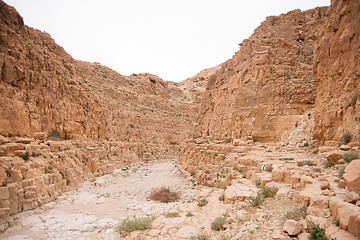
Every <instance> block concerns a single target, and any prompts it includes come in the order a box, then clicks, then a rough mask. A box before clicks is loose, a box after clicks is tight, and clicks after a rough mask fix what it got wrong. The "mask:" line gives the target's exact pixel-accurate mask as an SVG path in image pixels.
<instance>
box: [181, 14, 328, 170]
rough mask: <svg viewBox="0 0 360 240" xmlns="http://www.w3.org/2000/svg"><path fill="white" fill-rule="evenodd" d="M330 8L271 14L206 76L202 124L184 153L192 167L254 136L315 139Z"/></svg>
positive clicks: (292, 140)
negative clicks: (317, 60)
mask: <svg viewBox="0 0 360 240" xmlns="http://www.w3.org/2000/svg"><path fill="white" fill-rule="evenodd" d="M326 10H327V8H326V7H322V8H316V9H313V10H309V11H304V12H301V11H300V10H294V11H291V12H289V13H287V14H283V15H281V16H271V17H268V18H267V19H266V20H265V21H264V22H263V23H262V24H261V26H260V27H258V28H257V29H256V30H255V31H254V33H253V35H252V36H251V37H250V38H248V39H246V40H244V41H243V43H241V44H240V50H239V51H238V52H236V53H235V55H234V56H233V57H232V59H230V60H228V61H227V62H225V63H223V64H222V65H221V66H220V67H219V69H218V70H217V71H216V72H215V73H214V74H213V75H211V76H210V77H209V78H208V82H207V86H206V91H205V92H204V94H203V95H202V102H201V107H200V110H199V117H198V125H197V127H196V129H195V131H194V134H193V138H192V139H190V140H189V141H188V143H186V144H185V145H184V146H183V150H182V154H181V163H182V164H183V165H184V166H185V167H186V168H187V169H188V170H190V171H193V172H194V171H195V170H196V169H197V168H198V167H199V165H204V164H205V165H206V164H208V165H212V164H214V165H219V164H221V163H222V162H223V161H224V160H225V158H226V156H227V153H229V152H231V151H233V150H234V147H236V146H239V145H244V146H246V145H247V144H248V143H251V142H253V141H259V142H268V141H274V142H275V141H281V142H284V143H294V144H295V143H299V142H302V141H309V140H310V139H312V130H313V126H314V118H313V113H312V111H313V108H314V104H315V98H316V83H315V81H314V74H313V57H314V44H315V43H316V41H317V31H318V28H319V27H320V25H321V24H322V22H323V18H324V15H325V14H326Z"/></svg>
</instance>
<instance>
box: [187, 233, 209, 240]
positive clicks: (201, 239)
mask: <svg viewBox="0 0 360 240" xmlns="http://www.w3.org/2000/svg"><path fill="white" fill-rule="evenodd" d="M208 239H209V237H208V236H207V235H205V234H198V235H195V236H192V237H191V238H190V240H208Z"/></svg>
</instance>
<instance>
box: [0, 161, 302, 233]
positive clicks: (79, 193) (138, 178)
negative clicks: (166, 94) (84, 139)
mask: <svg viewBox="0 0 360 240" xmlns="http://www.w3.org/2000/svg"><path fill="white" fill-rule="evenodd" d="M246 180H247V179H244V182H243V183H245V182H246V183H247V184H248V185H249V186H250V185H252V187H255V185H254V184H252V183H251V182H250V181H248V182H247V181H246ZM192 182H193V178H192V177H191V176H189V175H188V174H187V173H182V171H181V170H179V169H178V167H177V166H176V163H175V161H172V160H168V161H161V162H152V163H143V164H138V165H134V166H130V167H128V168H126V169H119V170H116V171H115V172H114V173H113V174H111V175H105V176H102V177H99V178H96V179H93V180H92V181H86V182H84V184H83V186H82V187H81V188H79V189H78V190H76V191H71V192H67V193H66V194H63V195H62V196H61V197H59V198H58V199H57V200H56V201H54V202H51V203H48V204H46V205H44V206H42V207H40V208H38V209H36V210H32V211H27V212H23V213H20V214H17V215H16V216H15V221H14V226H12V227H11V228H9V229H8V230H7V231H6V232H5V233H4V234H2V235H0V239H8V240H15V239H24V240H31V239H200V238H194V236H197V237H200V236H207V239H221V240H222V239H273V236H274V234H275V235H276V234H277V233H279V234H280V232H281V229H282V224H283V222H284V216H285V214H286V212H287V211H289V210H290V209H294V208H296V200H295V198H293V193H294V192H293V191H292V190H291V188H290V187H288V186H284V188H283V189H281V190H280V191H279V192H278V194H277V195H276V197H275V198H271V199H267V200H266V201H265V202H264V203H263V204H262V205H261V206H260V207H259V208H249V207H248V205H249V202H248V201H237V202H235V203H232V204H225V203H224V202H223V201H221V199H220V197H221V196H223V193H224V190H223V189H220V188H209V187H204V186H195V185H194V184H193V183H192ZM161 186H167V187H169V188H171V189H172V190H176V191H178V192H180V193H181V199H180V201H178V202H173V203H159V202H154V201H150V200H148V199H147V197H148V196H149V193H150V192H151V191H152V190H153V189H154V188H158V187H161ZM202 198H206V199H207V201H208V204H206V205H205V206H202V207H200V206H199V205H198V201H199V200H200V199H202ZM169 213H176V214H169ZM143 216H151V217H153V218H154V221H153V224H152V228H151V229H149V230H145V231H135V232H132V233H131V234H129V235H128V236H126V237H124V238H121V237H120V236H119V235H118V234H117V233H116V231H115V230H114V228H115V227H116V225H118V224H119V222H120V221H121V220H123V219H125V218H129V217H143ZM221 216H225V217H226V218H227V219H234V220H235V221H233V222H228V223H227V224H226V226H227V229H226V230H225V231H214V230H212V229H211V224H212V222H213V221H214V220H215V219H216V218H217V217H221ZM282 236H283V237H284V235H282ZM201 239H202V238H201ZM282 239H284V238H282ZM285 239H286V237H285ZM288 239H290V238H288ZM295 239H296V238H295Z"/></svg>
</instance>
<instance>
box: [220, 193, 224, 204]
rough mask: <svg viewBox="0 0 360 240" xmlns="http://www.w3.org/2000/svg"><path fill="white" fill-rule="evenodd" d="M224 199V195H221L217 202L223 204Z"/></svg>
mask: <svg viewBox="0 0 360 240" xmlns="http://www.w3.org/2000/svg"><path fill="white" fill-rule="evenodd" d="M224 199H225V196H224V193H223V194H221V196H220V197H219V201H221V202H223V201H224Z"/></svg>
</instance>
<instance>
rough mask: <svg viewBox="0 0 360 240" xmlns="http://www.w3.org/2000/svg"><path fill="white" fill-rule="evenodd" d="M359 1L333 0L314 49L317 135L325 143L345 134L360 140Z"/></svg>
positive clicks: (315, 134)
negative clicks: (359, 101)
mask: <svg viewBox="0 0 360 240" xmlns="http://www.w3.org/2000/svg"><path fill="white" fill-rule="evenodd" d="M359 22H360V2H359V1H342V0H336V1H332V4H331V6H330V9H329V14H328V15H327V16H326V18H325V23H324V25H323V26H322V27H321V28H320V29H319V31H320V36H321V37H320V38H319V42H318V45H317V47H316V49H315V59H314V70H315V78H316V83H317V99H316V104H315V105H316V107H315V112H314V115H315V129H314V136H315V137H316V138H317V139H319V140H320V141H321V142H322V143H323V142H325V141H328V140H339V139H341V136H342V135H343V134H344V133H350V134H352V135H353V140H358V139H359V126H360V125H359V119H360V111H359V109H358V108H359V104H358V103H357V102H358V101H357V100H358V98H359V91H360V85H359V84H360V81H359V78H360V60H359V49H360V28H359Z"/></svg>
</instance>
